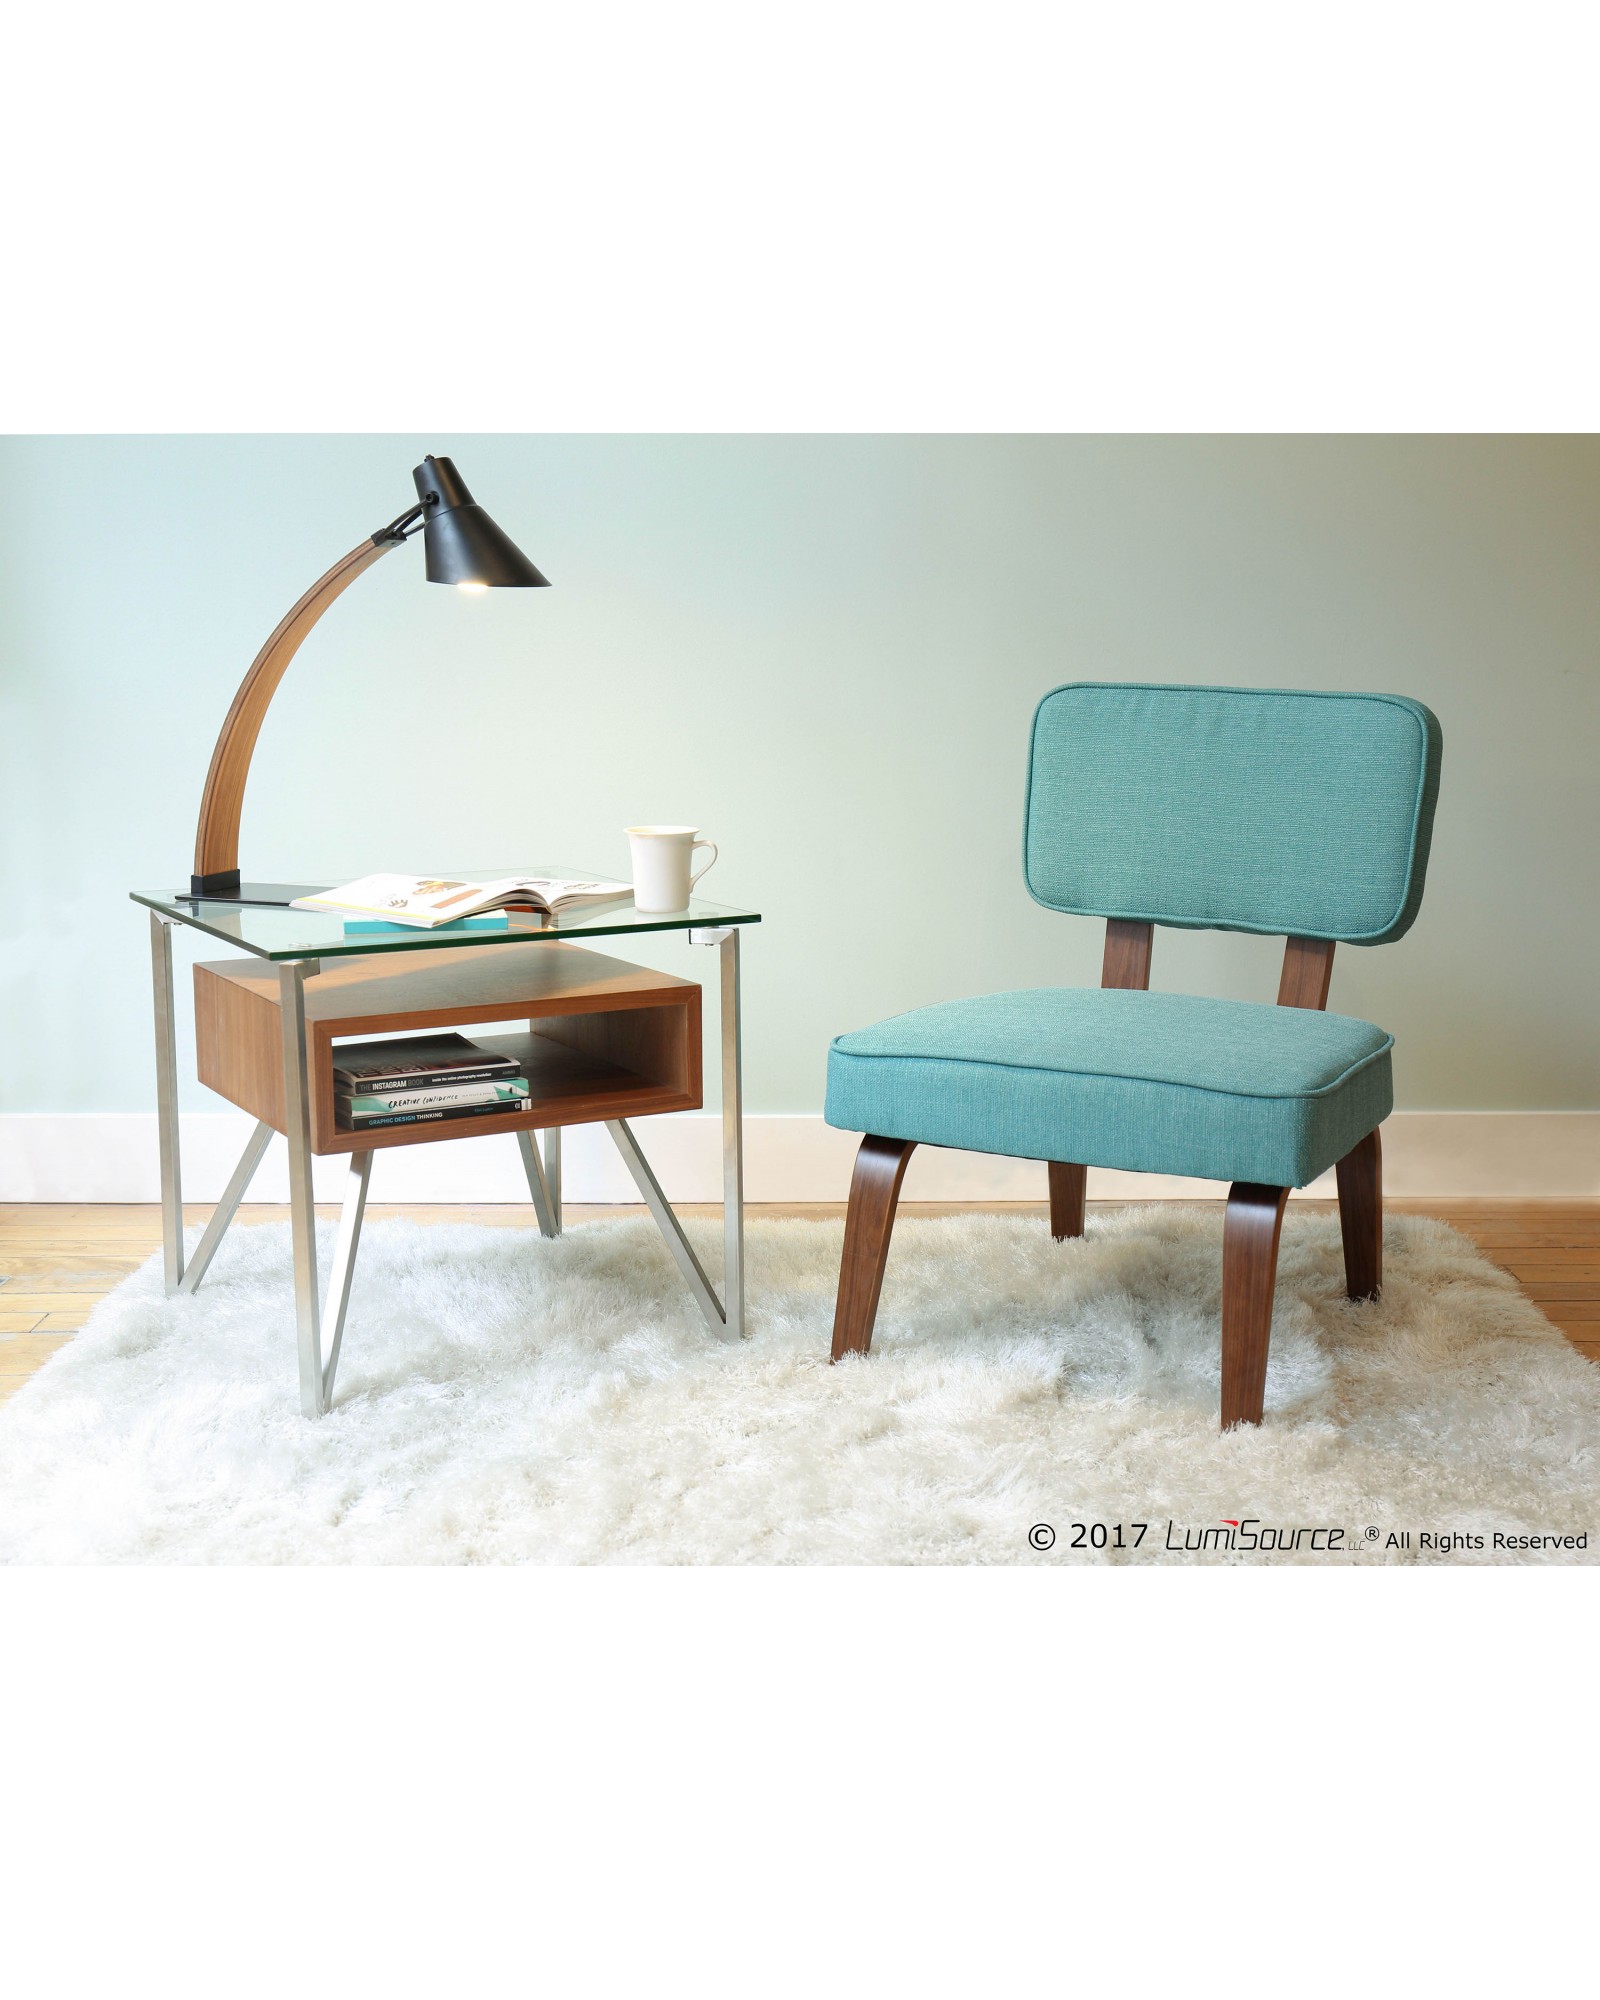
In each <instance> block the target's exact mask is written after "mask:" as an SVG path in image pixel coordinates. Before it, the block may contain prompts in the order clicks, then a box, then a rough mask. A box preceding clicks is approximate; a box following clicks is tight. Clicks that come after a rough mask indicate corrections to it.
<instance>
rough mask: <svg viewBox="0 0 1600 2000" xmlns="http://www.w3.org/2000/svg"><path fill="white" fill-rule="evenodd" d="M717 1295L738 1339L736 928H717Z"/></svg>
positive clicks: (740, 1088)
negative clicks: (719, 1028) (719, 1070)
mask: <svg viewBox="0 0 1600 2000" xmlns="http://www.w3.org/2000/svg"><path fill="white" fill-rule="evenodd" d="M720 950H721V958H722V1253H723V1266H722V1298H723V1305H724V1308H725V1312H726V1318H727V1327H728V1333H729V1336H730V1337H731V1338H732V1339H734V1340H742V1339H743V1338H744V1073H743V1062H742V1057H741V1053H740V1050H741V1039H742V1022H741V1020H740V997H739V932H738V927H737V926H730V927H729V928H728V929H727V930H725V931H724V932H723V933H722V943H721V947H720Z"/></svg>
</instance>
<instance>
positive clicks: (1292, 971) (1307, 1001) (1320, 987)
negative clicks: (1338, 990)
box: [1278, 937, 1335, 1011]
mask: <svg viewBox="0 0 1600 2000" xmlns="http://www.w3.org/2000/svg"><path fill="white" fill-rule="evenodd" d="M1334 944H1335V940H1334V939H1333V938H1304V937H1291V938H1285V939H1284V941H1283V977H1282V978H1281V979H1280V980H1279V981H1278V1005H1279V1006H1280V1007H1311V1008H1314V1009H1317V1010H1319V1011H1320V1010H1322V1009H1324V1008H1326V1006H1327V1004H1328V982H1329V981H1330V980H1331V979H1332V977H1333V952H1334Z"/></svg>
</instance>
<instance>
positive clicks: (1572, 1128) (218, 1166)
mask: <svg viewBox="0 0 1600 2000" xmlns="http://www.w3.org/2000/svg"><path fill="white" fill-rule="evenodd" d="M637 1129H638V1132H639V1137H640V1141H641V1143H642V1144H643V1146H644V1148H645V1151H646V1153H647V1154H648V1156H649V1158H650V1161H651V1163H652V1165H653V1166H654V1167H655V1170H656V1173H657V1175H658V1177H659V1178H660V1180H661V1183H662V1186H663V1187H664V1188H665V1189H666V1192H667V1194H668V1196H669V1197H670V1198H671V1199H672V1200H674V1201H707V1202H716V1201H720V1200H721V1199H722V1123H721V1120H720V1119H719V1118H718V1117H717V1116H716V1114H715V1113H712V1112H703V1111H692V1112H681V1113H677V1114H674V1115H672V1116H669V1117H665V1118H647V1119H641V1120H640V1121H639V1125H638V1128H637ZM250 1131H251V1121H250V1119H249V1118H247V1117H246V1116H245V1115H244V1114H243V1113H242V1112H195V1113H187V1114H185V1116H184V1118H183V1121H182V1133H183V1192H184V1196H185V1198H186V1199H187V1200H190V1201H215V1200H216V1198H217V1197H218V1195H220V1194H221V1192H222V1189H223V1186H224V1184H225V1183H226V1181H227V1178H228V1175H229V1174H230V1173H231V1172H232V1170H233V1166H234V1162H235V1161H236V1160H237V1158H238V1156H239V1154H240V1152H241V1151H242V1150H243V1147H244V1142H245V1140H246V1138H247V1137H248V1136H249V1133H250ZM855 1147H856V1140H855V1137H854V1135H853V1134H851V1133H848V1132H835V1131H834V1130H833V1129H832V1128H831V1127H830V1126H827V1125H824V1124H823V1122H822V1120H821V1118H820V1117H817V1116H816V1115H815V1114H805V1113H797V1114H794V1115H774V1114H771V1113H762V1114H759V1115H755V1116H752V1117H750V1118H748V1119H747V1120H746V1121H745V1194H746V1198H747V1199H748V1200H750V1201H757V1202H786V1201H796V1202H798V1201H842V1200H843V1199H844V1197H845V1195H846V1193H847V1192H848V1190H849V1186H850V1165H851V1161H852V1159H853V1158H854V1155H855ZM1383 1164H1384V1185H1385V1187H1386V1188H1387V1190H1388V1192H1389V1193H1390V1194H1395V1195H1431V1196H1446V1195H1499V1196H1505V1197H1515V1196H1541V1195H1542V1196H1561V1195H1564V1196H1567V1197H1582V1196H1600V1112H1596V1111H1397V1112H1395V1113H1394V1115H1393V1116H1392V1117H1391V1118H1390V1119H1389V1121H1388V1123H1387V1124H1386V1125H1385V1126H1384V1128H1383ZM563 1168H564V1181H565V1188H564V1192H565V1196H566V1199H567V1200H568V1201H572V1202H625V1201H633V1200H636V1199H637V1196H636V1194H635V1191H634V1186H633V1183H632V1181H630V1180H629V1178H628V1176H627V1174H626V1173H625V1172H624V1171H623V1167H622V1163H621V1161H620V1160H619V1159H618V1158H617V1156H616V1153H615V1151H614V1149H613V1148H612V1146H611V1143H610V1141H609V1139H608V1138H607V1137H606V1134H605V1132H604V1130H603V1128H601V1127H600V1126H597V1125H586V1126H579V1127H575V1128H573V1129H572V1130H570V1131H569V1132H568V1134H567V1140H566V1146H565V1151H564V1161H563ZM344 1171H345V1161H344V1158H343V1157H342V1156H333V1157H331V1158H327V1159H323V1160H319V1161H318V1162H317V1165H316V1186H317V1193H318V1196H319V1198H321V1199H326V1200H330V1201H336V1200H337V1199H338V1198H339V1195H340V1193H341V1189H342V1181H343V1177H344ZM1220 1191H1221V1187H1220V1183H1218V1182H1216V1181H1198V1180H1182V1179H1178V1178H1175V1177H1171V1176H1166V1175H1159V1174H1125V1173H1115V1172H1112V1171H1110V1170H1102V1169H1100V1168H1091V1169H1090V1173H1089V1196H1090V1199H1091V1200H1100V1201H1104V1200H1134V1201H1161V1200H1171V1199H1191V1200H1192V1199H1194V1198H1195V1197H1196V1196H1198V1197H1200V1198H1202V1199H1215V1197H1216V1196H1217V1195H1218V1194H1219V1192H1220ZM1303 1192H1304V1193H1305V1194H1307V1195H1325V1194H1331V1193H1332V1192H1333V1176H1332V1174H1331V1173H1330V1174H1325V1175H1324V1176H1323V1178H1322V1179H1321V1180H1320V1181H1316V1182H1313V1184H1312V1185H1311V1186H1310V1187H1309V1188H1306V1189H1305V1190H1303ZM905 1194H906V1198H907V1199H908V1200H912V1201H1043V1200H1044V1198H1045V1175H1044V1168H1043V1166H1042V1165H1041V1164H1040V1163H1039V1162H1038V1161H1034V1160H1006V1159H1001V1158H998V1157H997V1156H995V1155H994V1154H990V1153H956V1152H948V1151H945V1150H943V1149H941V1148H938V1147H931V1146H929V1147H922V1148H920V1149H919V1150H918V1152H917V1154H916V1155H915V1157H914V1158H913V1160H912V1163H911V1167H910V1170H909V1172H908V1173H907V1176H906V1187H905ZM159 1195H160V1189H159V1183H158V1177H157V1165H156V1127H155V1116H154V1114H153V1113H137V1112H130V1113H101V1112H86V1113H76V1114H75V1113H70V1112H61V1113H57V1112H36V1113H28V1112H20V1113H12V1114H9V1115H7V1116H0V1201H8V1202H14V1201H50V1202H79V1201H156V1200H158V1199H159ZM251 1196H252V1198H253V1199H254V1200H257V1201H285V1200H287V1199H288V1172H287V1163H286V1160H285V1156H284V1149H283V1147H282V1145H281V1144H277V1143H275V1144H274V1145H273V1146H272V1147H271V1148H270V1149H269V1150H268V1153H267V1156H266V1158H265V1159H264V1160H263V1161H262V1163H261V1167H260V1170H259V1172H258V1173H257V1176H256V1181H255V1185H254V1186H253V1187H252V1188H251ZM372 1198H373V1200H374V1201H429V1202H435V1201H438V1202H457V1201H459V1202H476V1201H482V1202H496V1201H526V1200H527V1182H526V1181H525V1180H524V1179H523V1177H522V1167H521V1162H520V1158H519V1156H518V1153H517V1147H516V1143H515V1141H514V1140H513V1139H511V1138H509V1137H507V1136H506V1135H504V1134H502V1135H501V1136H499V1137H498V1138H493V1139H456V1140H453V1141H451V1142H450V1143H448V1144H443V1145H436V1146H396V1147H393V1148H391V1149H389V1150H387V1151H385V1152H383V1153H381V1154H380V1155H379V1157H378V1159H377V1160H376V1162H375V1163H374V1166H373V1174H372Z"/></svg>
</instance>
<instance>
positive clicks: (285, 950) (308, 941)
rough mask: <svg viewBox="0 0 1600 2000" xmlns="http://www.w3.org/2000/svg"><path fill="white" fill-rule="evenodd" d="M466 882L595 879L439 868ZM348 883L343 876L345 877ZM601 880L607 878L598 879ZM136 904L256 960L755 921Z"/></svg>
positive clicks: (755, 915)
mask: <svg viewBox="0 0 1600 2000" xmlns="http://www.w3.org/2000/svg"><path fill="white" fill-rule="evenodd" d="M442 872H444V873H447V874H449V875H452V876H459V878H460V879H461V880H462V881H464V882H494V881H498V880H501V879H502V878H504V877H505V876H507V875H569V876H574V875H576V876H581V875H584V874H589V875H591V876H592V875H594V874H595V873H596V871H594V870H592V869H589V870H585V869H582V868H571V867H567V866H566V865H564V864H558V863H555V862H546V861H541V862H539V863H537V864H536V865H535V864H528V863H525V864H524V865H522V866H521V867H515V868H452V869H448V870H444V871H442ZM342 879H343V880H345V881H349V880H350V879H351V878H350V877H349V876H348V875H346V876H344V877H343V878H342ZM601 879H606V878H605V877H604V876H603V874H602V877H601ZM332 886H334V885H332V884H330V883H326V882H322V883H315V882H314V883H307V884H305V885H304V887H303V890H302V893H303V894H305V895H312V894H314V893H316V892H318V891H319V890H322V889H326V888H329V887H332ZM129 893H130V895H131V896H132V898H133V900H134V902H136V903H143V904H144V905H145V907H146V908H147V909H151V910H158V911H159V912H160V913H161V915H162V916H164V917H172V918H175V919H176V921H177V922H179V923H181V924H189V925H191V926H192V927H193V928H194V929H195V930H198V931H204V932H205V933H206V934H207V935H208V936H209V937H214V938H220V939H221V941H222V942H223V943H224V944H231V945H235V946H237V947H238V949H239V950H241V951H248V952H253V953H254V954H255V956H256V957H257V958H271V959H285V958H340V957H354V956H356V955H357V954H364V953H370V952H379V951H427V950H430V949H432V950H436V951H437V950H439V949H441V948H443V947H444V946H450V947H452V948H455V949H459V948H460V947H461V946H462V945H475V944H517V943H523V942H526V943H529V944H538V943H539V942H540V941H541V940H548V939H550V938H577V939H581V938H597V937H626V936H628V935H629V934H630V933H632V932H636V931H687V930H720V929H722V928H723V927H724V926H726V925H729V924H758V923H760V921H761V916H760V912H759V911H756V910H737V909H730V908H728V907H726V906H725V905H723V904H721V903H707V902H702V901H701V900H700V899H699V898H698V897H696V898H695V899H694V900H693V901H692V902H691V903H690V905H689V907H688V909H686V910H674V911H669V912H667V913H666V914H665V915H656V914H651V913H647V912H645V911H643V910H636V909H635V908H634V907H633V905H632V903H601V904H592V905H591V906H590V907H589V908H588V909H586V910H584V909H579V910H571V911H569V912H568V913H567V914H566V915H565V916H564V917H562V918H560V919H559V920H557V919H555V918H547V919H546V920H545V921H544V923H542V924H537V923H536V922H535V920H534V919H532V918H530V917H527V916H519V917H517V918H515V919H509V918H508V917H507V916H506V915H505V913H504V912H503V911H497V912H491V913H490V914H489V915H487V916H482V917H469V918H467V920H466V921H465V922H464V923H459V924H441V925H440V926H439V928H438V929H437V930H431V931H424V930H416V929H413V928H411V927H409V926H404V925H400V924H383V923H375V922H372V921H369V920H367V919H364V918H363V919H358V918H355V917H348V918H344V917H335V916H328V915H325V914H324V913H322V912H321V911H317V910H281V909H280V910H274V909H267V908H264V907H263V906H261V905H259V904H249V903H217V902H208V901H206V900H205V899H204V898H201V899H199V900H191V899H190V898H189V897H187V896H160V895H155V894H152V893H151V892H149V891H147V890H143V889H134V890H131V891H130V892H129Z"/></svg>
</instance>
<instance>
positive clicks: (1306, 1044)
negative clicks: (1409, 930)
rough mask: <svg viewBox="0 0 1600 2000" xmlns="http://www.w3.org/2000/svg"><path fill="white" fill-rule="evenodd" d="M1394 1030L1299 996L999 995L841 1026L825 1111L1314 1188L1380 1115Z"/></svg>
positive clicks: (848, 1118)
mask: <svg viewBox="0 0 1600 2000" xmlns="http://www.w3.org/2000/svg"><path fill="white" fill-rule="evenodd" d="M1392 1045H1393V1038H1392V1037H1391V1036H1389V1035H1386V1034H1385V1033H1384V1032H1383V1030H1382V1029H1381V1028H1375V1027H1373V1025H1372V1024H1371V1022H1370V1021H1357V1020H1353V1019H1351V1018H1350V1017H1349V1016H1348V1015H1344V1014H1323V1013H1316V1012H1313V1011H1312V1010H1311V1009H1309V1008H1304V1007H1268V1006H1259V1005H1256V1004H1254V1003H1252V1002H1250V1001H1244V1000H1210V999H1202V998H1197V997H1195V996H1193V995H1190V994H1186V993H1143V992H1128V991H1124V990H1121V989H1119V988H1111V989H1108V990H1102V989H1097V988H1080V987H1044V988H1041V989H1038V990H1035V991H1030V992H1024V993H993V994H989V995H987V996H985V997H984V998H982V999H978V1000H951V1001H946V1002H945V1003H944V1004H942V1005H940V1006H936V1007H920V1008H918V1009H917V1010H916V1011H915V1012H914V1013H910V1014H898V1015H896V1016H895V1017H894V1018H893V1019H892V1020H888V1021H880V1022H879V1023H878V1024H877V1025H876V1026H875V1027H871V1028H863V1029H861V1030H860V1031H859V1032H858V1033H856V1034H850V1035H840V1036H839V1037H838V1038H837V1039H836V1040H835V1041H834V1043H833V1045H832V1047H831V1048H830V1049H829V1052H828V1096H827V1108H826V1112H825V1114H824V1115H825V1116H826V1118H827V1121H828V1123H829V1124H830V1125H837V1126H840V1127H842V1128H843V1129H844V1130H846V1131H851V1132H875V1133H877V1134H879V1135H880V1136H881V1137H883V1138H886V1139H915V1140H917V1141H919V1142H920V1143H923V1144H927V1145H936V1146H959V1147H963V1148H965V1149H967V1150H969V1151H972V1152H977V1153H1005V1154H1009V1155H1010V1156H1012V1157H1013V1158H1017V1159H1031V1160H1076V1161H1080V1162H1083V1163H1085V1164H1087V1165H1089V1166H1099V1167H1121V1168H1125V1169H1128V1170H1130V1171H1133V1172H1138V1173H1161V1174H1198V1175H1202V1176H1204V1177H1205V1178H1207V1179H1211V1180H1223V1181H1237V1180H1243V1181H1262V1182H1265V1183H1266V1184H1267V1185H1268V1186H1269V1187H1304V1186H1305V1184H1306V1182H1307V1181H1311V1180H1315V1179H1316V1177H1317V1175H1318V1174H1320V1173H1321V1172H1323V1170H1324V1169H1325V1168H1327V1167H1330V1166H1332V1165H1333V1164H1334V1162H1335V1161H1336V1160H1339V1159H1342V1158H1343V1157H1344V1155H1345V1154H1346V1153H1348V1152H1349V1150H1350V1148H1351V1147H1352V1146H1354V1145H1355V1144H1356V1142H1357V1141H1358V1140H1359V1139H1362V1138H1364V1137H1365V1136H1366V1134H1367V1133H1368V1132H1370V1131H1371V1130H1372V1129H1373V1127H1374V1126H1376V1125H1378V1124H1380V1123H1381V1122H1382V1121H1383V1119H1384V1118H1386V1117H1387V1116H1388V1114H1389V1111H1390V1109H1391V1108H1392V1105H1393V1102H1394V1092H1393V1084H1392V1082H1391V1078H1390V1068H1389V1050H1390V1048H1391V1047H1392Z"/></svg>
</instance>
